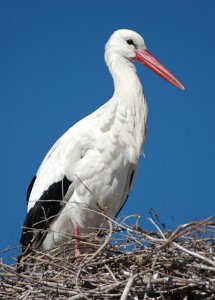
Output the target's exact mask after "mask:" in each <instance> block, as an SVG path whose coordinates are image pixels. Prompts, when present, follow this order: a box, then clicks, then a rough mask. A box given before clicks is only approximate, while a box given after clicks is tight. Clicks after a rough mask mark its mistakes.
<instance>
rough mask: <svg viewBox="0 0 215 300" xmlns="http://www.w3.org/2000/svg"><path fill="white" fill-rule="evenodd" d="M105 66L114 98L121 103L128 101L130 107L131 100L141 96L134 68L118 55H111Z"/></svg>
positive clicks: (140, 87)
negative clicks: (111, 79)
mask: <svg viewBox="0 0 215 300" xmlns="http://www.w3.org/2000/svg"><path fill="white" fill-rule="evenodd" d="M107 64H108V68H109V70H110V73H111V75H112V77H113V81H114V88H115V91H114V98H117V100H118V101H120V100H122V101H123V102H125V101H126V100H128V101H129V102H130V105H131V104H132V99H135V98H136V97H138V98H139V97H140V95H143V93H142V85H141V83H140V80H139V78H138V76H137V74H136V68H135V66H134V65H133V64H132V62H130V61H129V60H128V59H125V58H124V57H122V56H119V55H112V56H111V57H110V59H109V61H108V62H107ZM126 102H127V101H126ZM127 104H129V103H127Z"/></svg>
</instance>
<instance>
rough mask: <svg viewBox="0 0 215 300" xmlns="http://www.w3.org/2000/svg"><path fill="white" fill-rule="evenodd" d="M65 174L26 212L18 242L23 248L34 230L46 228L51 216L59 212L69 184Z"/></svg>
mask: <svg viewBox="0 0 215 300" xmlns="http://www.w3.org/2000/svg"><path fill="white" fill-rule="evenodd" d="M34 181H35V179H33V180H32V182H31V183H30V185H29V188H28V192H27V198H28V199H29V196H30V193H31V189H32V187H33V184H34ZM71 183H72V182H71V181H69V180H68V179H67V178H66V176H65V177H64V178H63V180H61V181H58V182H54V183H53V184H52V185H50V186H49V188H48V189H47V190H46V191H44V193H43V194H42V196H41V197H40V199H39V200H38V201H37V202H36V203H35V205H34V207H32V208H31V209H30V210H29V212H28V214H27V215H26V218H25V221H24V225H23V230H22V236H21V239H20V243H21V244H22V245H23V247H24V248H25V247H26V246H27V245H28V244H29V243H30V242H31V240H32V238H33V231H34V230H42V229H44V230H46V229H47V227H48V226H49V224H50V223H51V221H52V220H53V218H54V217H55V216H56V215H57V214H58V213H59V212H60V210H61V208H62V206H61V202H62V200H63V198H64V196H65V195H66V193H67V191H68V188H69V186H70V185H71ZM40 238H41V233H39V234H38V239H40Z"/></svg>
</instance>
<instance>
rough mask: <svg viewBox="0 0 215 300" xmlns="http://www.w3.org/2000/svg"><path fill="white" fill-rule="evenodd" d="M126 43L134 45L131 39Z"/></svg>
mask: <svg viewBox="0 0 215 300" xmlns="http://www.w3.org/2000/svg"><path fill="white" fill-rule="evenodd" d="M126 42H127V44H129V45H134V42H133V40H130V39H129V40H127V41H126ZM134 46H135V45H134Z"/></svg>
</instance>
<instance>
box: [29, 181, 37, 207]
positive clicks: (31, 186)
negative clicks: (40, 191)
mask: <svg viewBox="0 0 215 300" xmlns="http://www.w3.org/2000/svg"><path fill="white" fill-rule="evenodd" d="M36 178H37V177H36V176H34V177H33V178H32V180H31V182H30V184H29V186H28V190H27V197H26V198H27V204H28V200H29V198H30V195H31V191H32V188H33V186H34V182H35V180H36Z"/></svg>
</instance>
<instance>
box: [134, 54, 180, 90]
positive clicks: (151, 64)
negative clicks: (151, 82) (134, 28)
mask: <svg viewBox="0 0 215 300" xmlns="http://www.w3.org/2000/svg"><path fill="white" fill-rule="evenodd" d="M134 59H135V60H136V61H138V62H140V63H141V64H143V65H144V66H146V67H147V68H149V69H150V70H152V71H153V72H155V73H156V74H158V75H159V76H160V77H162V78H163V79H165V80H166V81H168V82H169V83H171V84H173V85H174V86H176V87H178V88H179V89H181V90H184V89H185V88H184V86H183V85H182V84H181V83H180V82H179V81H178V80H177V79H176V78H175V77H174V76H173V75H172V74H171V73H170V72H169V71H168V70H167V69H166V68H165V67H164V66H162V64H161V63H159V61H157V59H156V58H155V57H154V56H153V55H152V54H151V53H150V52H149V51H147V50H143V51H137V53H136V57H135V58H134Z"/></svg>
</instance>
